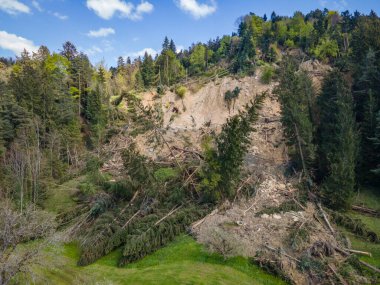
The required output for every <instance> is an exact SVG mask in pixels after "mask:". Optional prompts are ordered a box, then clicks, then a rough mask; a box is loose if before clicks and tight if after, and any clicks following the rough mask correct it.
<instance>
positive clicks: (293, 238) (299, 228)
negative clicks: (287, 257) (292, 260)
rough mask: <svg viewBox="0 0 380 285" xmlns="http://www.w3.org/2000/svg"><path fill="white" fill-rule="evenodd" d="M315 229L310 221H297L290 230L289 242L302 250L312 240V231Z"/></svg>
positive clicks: (298, 249)
mask: <svg viewBox="0 0 380 285" xmlns="http://www.w3.org/2000/svg"><path fill="white" fill-rule="evenodd" d="M312 230H313V229H312V228H311V226H310V225H309V224H308V223H302V222H296V223H294V224H293V225H292V229H291V230H290V232H289V236H288V242H289V245H290V247H291V248H292V249H293V250H295V251H302V250H304V249H305V245H306V246H308V243H309V242H310V231H312Z"/></svg>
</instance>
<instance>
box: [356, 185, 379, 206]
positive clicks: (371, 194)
mask: <svg viewBox="0 0 380 285" xmlns="http://www.w3.org/2000/svg"><path fill="white" fill-rule="evenodd" d="M354 204H355V205H363V206H365V207H368V208H371V209H374V210H380V190H379V189H376V188H368V187H367V188H361V189H360V191H359V193H358V194H357V195H356V196H355V198H354Z"/></svg>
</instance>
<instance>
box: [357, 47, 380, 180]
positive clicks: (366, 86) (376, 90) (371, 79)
mask: <svg viewBox="0 0 380 285" xmlns="http://www.w3.org/2000/svg"><path fill="white" fill-rule="evenodd" d="M357 77H358V78H357V80H356V83H355V86H354V99H355V107H356V108H355V109H356V110H355V111H356V120H357V122H358V124H359V126H360V134H361V146H360V156H359V173H360V176H359V177H360V178H361V180H362V181H366V180H368V178H370V177H369V176H368V175H369V174H370V173H371V172H370V170H371V169H373V168H374V167H375V166H376V161H375V159H374V156H373V151H374V150H373V143H372V142H371V141H370V138H372V137H374V136H375V129H376V113H377V111H378V110H379V108H380V105H379V104H380V72H379V68H378V66H377V64H376V55H375V52H374V51H373V50H372V49H370V50H369V51H368V53H367V55H366V57H365V59H364V61H363V63H362V64H361V66H360V70H359V72H358V76H357Z"/></svg>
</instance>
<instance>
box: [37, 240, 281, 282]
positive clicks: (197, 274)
mask: <svg viewBox="0 0 380 285" xmlns="http://www.w3.org/2000/svg"><path fill="white" fill-rule="evenodd" d="M120 254H121V252H120V250H116V251H114V252H112V253H110V254H108V255H107V256H105V257H103V258H101V259H100V260H98V261H97V262H95V263H94V264H92V265H89V266H86V267H78V266H77V265H76V261H77V260H78V256H79V252H78V249H77V247H76V245H75V244H69V245H65V246H63V247H62V252H61V255H60V259H61V258H62V263H64V264H61V265H59V267H57V268H55V269H47V268H45V269H43V273H44V275H45V279H47V280H49V282H48V284H57V285H60V284H128V285H129V284H137V285H138V284H144V285H145V284H158V285H160V284H165V285H170V284H173V285H174V284H189V285H190V284H210V285H211V284H225V285H229V284H231V285H234V284H242V285H244V284H268V285H271V284H286V283H285V282H284V281H282V280H280V279H279V278H277V277H274V276H272V275H270V274H268V273H266V272H264V271H263V270H262V269H260V268H259V267H257V266H255V265H251V264H250V263H249V262H248V260H247V259H246V258H242V257H235V258H231V259H228V260H226V261H224V260H223V257H222V256H220V255H217V254H209V253H207V252H205V251H204V249H203V247H202V245H200V244H198V243H197V242H195V241H194V240H193V239H192V238H191V237H189V236H180V237H178V238H177V239H176V240H175V241H174V242H173V243H171V244H169V245H168V246H167V247H164V248H162V249H160V250H158V251H156V252H155V253H153V254H151V255H149V256H147V257H146V258H144V259H142V260H140V261H138V262H136V263H132V264H129V265H127V266H126V267H124V268H118V267H117V266H116V263H117V260H118V257H119V256H120ZM45 281H46V280H45ZM43 284H46V282H44V283H43Z"/></svg>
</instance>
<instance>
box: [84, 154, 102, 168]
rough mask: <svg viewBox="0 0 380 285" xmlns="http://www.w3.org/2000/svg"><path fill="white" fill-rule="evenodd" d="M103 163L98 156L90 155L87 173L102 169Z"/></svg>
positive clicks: (87, 162) (87, 160)
mask: <svg viewBox="0 0 380 285" xmlns="http://www.w3.org/2000/svg"><path fill="white" fill-rule="evenodd" d="M102 164H103V162H102V161H101V160H100V158H98V157H96V156H92V155H89V156H88V157H87V159H86V172H94V171H97V170H98V169H99V168H100V167H102Z"/></svg>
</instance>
